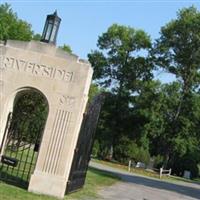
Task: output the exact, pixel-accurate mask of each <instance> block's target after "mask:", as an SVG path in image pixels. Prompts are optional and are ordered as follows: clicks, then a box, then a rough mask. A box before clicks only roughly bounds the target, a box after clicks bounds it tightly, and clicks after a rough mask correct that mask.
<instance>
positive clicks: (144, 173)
mask: <svg viewBox="0 0 200 200" xmlns="http://www.w3.org/2000/svg"><path fill="white" fill-rule="evenodd" d="M92 161H94V162H97V163H101V164H104V165H107V166H110V167H114V168H118V169H122V170H125V171H128V166H125V165H122V164H118V163H112V162H108V161H103V160H97V159H92ZM131 172H132V173H135V174H139V175H142V176H147V177H152V178H157V179H159V178H160V177H159V174H158V173H156V172H154V171H148V170H145V169H139V168H131ZM162 180H166V181H169V182H176V181H184V182H188V183H198V184H200V178H196V179H193V180H190V179H185V178H182V177H178V176H170V177H168V176H163V177H162Z"/></svg>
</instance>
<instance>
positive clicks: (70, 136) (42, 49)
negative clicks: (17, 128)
mask: <svg viewBox="0 0 200 200" xmlns="http://www.w3.org/2000/svg"><path fill="white" fill-rule="evenodd" d="M0 48H1V49H0V50H1V52H3V53H1V55H0V61H1V66H0V69H1V76H0V83H1V85H2V84H3V89H2V90H1V91H0V93H1V96H2V98H3V101H1V103H0V107H1V108H3V109H1V110H0V116H1V124H0V125H3V126H4V124H5V121H6V119H5V116H7V114H8V113H7V110H9V109H7V105H12V103H10V102H12V101H13V99H14V97H15V95H16V93H17V91H19V90H23V89H26V88H35V89H37V90H39V91H40V92H41V93H42V94H43V95H44V96H45V97H46V99H47V101H48V104H49V113H48V118H47V121H46V125H45V129H44V133H43V137H42V141H41V145H40V150H39V154H38V158H37V163H36V167H35V170H34V173H33V174H32V176H31V179H30V183H29V187H28V190H29V191H32V192H36V193H42V194H47V195H52V196H56V197H59V198H62V197H64V194H65V190H66V185H67V181H68V177H69V173H70V169H71V165H72V160H73V155H74V149H75V146H76V143H77V139H78V134H79V130H80V126H81V122H82V118H83V113H84V110H85V107H86V103H87V99H88V91H89V87H90V83H91V79H92V73H93V71H92V68H91V66H90V64H89V63H88V62H87V61H84V60H80V59H78V57H77V56H75V55H71V54H68V53H66V52H64V51H62V50H60V49H57V48H56V47H55V46H53V45H49V44H46V43H41V42H33V41H31V42H19V41H8V42H7V44H6V45H4V44H3V45H1V47H0ZM3 112H4V113H5V112H6V113H5V114H4V113H3ZM3 126H2V127H1V126H0V140H1V138H2V136H3V130H4V127H3ZM0 143H1V141H0Z"/></svg>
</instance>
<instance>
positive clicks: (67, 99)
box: [59, 95, 76, 107]
mask: <svg viewBox="0 0 200 200" xmlns="http://www.w3.org/2000/svg"><path fill="white" fill-rule="evenodd" d="M75 102H76V98H75V97H71V96H65V95H61V96H60V98H59V104H60V105H65V106H68V107H72V106H74V104H75Z"/></svg>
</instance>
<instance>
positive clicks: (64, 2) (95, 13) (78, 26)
mask: <svg viewBox="0 0 200 200" xmlns="http://www.w3.org/2000/svg"><path fill="white" fill-rule="evenodd" d="M5 2H7V3H9V4H10V5H11V7H12V9H13V10H14V11H15V12H16V13H17V15H18V17H19V18H21V19H24V20H26V21H27V22H29V23H30V24H31V25H32V29H33V31H34V32H35V33H40V34H41V33H42V30H43V27H44V22H45V20H46V15H47V14H51V13H53V12H54V11H55V10H57V13H58V15H59V17H61V19H62V21H61V25H60V29H59V33H58V38H57V45H58V46H61V45H63V44H68V45H70V46H71V48H72V50H73V53H75V54H76V55H78V56H79V57H80V58H83V59H87V54H88V53H90V52H91V50H95V49H97V47H96V43H97V40H98V36H100V35H101V34H102V33H103V32H106V30H107V29H108V27H109V26H111V25H112V24H113V23H117V24H121V25H127V26H130V27H134V28H136V29H143V30H144V31H145V32H147V33H148V34H149V35H150V36H151V39H152V41H154V40H155V39H156V38H158V37H159V31H160V28H161V27H162V26H164V25H165V24H166V23H168V22H169V21H170V20H171V19H174V18H176V13H177V11H178V10H179V9H181V8H183V7H189V6H192V5H194V6H195V7H197V8H198V9H199V10H200V0H187V1H184V0H160V1H158V0H152V1H151V0H140V1H139V0H124V1H123V0H93V1H92V0H73V1H72V0H11V1H9V0H7V1H3V0H0V3H5ZM158 78H159V79H160V78H161V79H162V80H163V81H164V82H169V81H170V80H171V79H173V77H172V76H169V75H168V74H166V73H165V74H162V73H161V74H159V77H158Z"/></svg>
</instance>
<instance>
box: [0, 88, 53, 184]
mask: <svg viewBox="0 0 200 200" xmlns="http://www.w3.org/2000/svg"><path fill="white" fill-rule="evenodd" d="M48 110H49V106H48V101H47V99H46V97H45V96H44V95H43V94H42V93H41V92H40V91H38V90H36V89H35V88H23V89H20V90H19V91H18V92H17V93H16V95H15V97H14V101H13V109H12V110H10V111H9V114H8V117H7V122H6V128H5V131H4V135H3V140H2V143H1V145H0V154H1V158H2V159H1V162H0V169H1V170H0V180H3V181H6V182H9V183H12V184H15V185H19V186H21V187H27V186H28V183H29V179H30V176H31V174H32V173H33V171H34V169H35V164H36V161H37V154H38V152H39V146H40V143H41V140H42V135H43V130H44V127H45V123H46V119H47V116H48Z"/></svg>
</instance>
